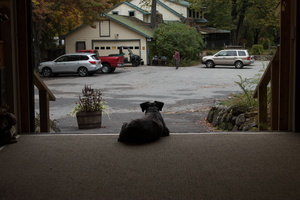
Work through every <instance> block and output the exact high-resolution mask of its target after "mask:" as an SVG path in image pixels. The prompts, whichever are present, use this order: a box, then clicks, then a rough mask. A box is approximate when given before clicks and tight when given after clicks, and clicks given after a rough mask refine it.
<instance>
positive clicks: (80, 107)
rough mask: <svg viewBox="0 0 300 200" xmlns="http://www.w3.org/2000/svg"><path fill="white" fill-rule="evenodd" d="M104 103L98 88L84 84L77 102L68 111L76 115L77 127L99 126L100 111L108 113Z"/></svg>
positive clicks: (100, 119)
mask: <svg viewBox="0 0 300 200" xmlns="http://www.w3.org/2000/svg"><path fill="white" fill-rule="evenodd" d="M105 103H106V102H105V101H104V100H103V99H102V93H101V91H100V90H99V89H93V88H92V87H91V86H88V85H85V86H84V88H83V89H82V96H79V102H78V103H76V106H75V107H74V108H73V110H72V111H71V113H70V114H71V115H72V116H76V118H77V124H78V128H79V129H90V128H101V121H102V112H103V113H105V114H108V113H107V112H106V111H105V109H107V108H108V106H107V105H105Z"/></svg>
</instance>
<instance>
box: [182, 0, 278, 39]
mask: <svg viewBox="0 0 300 200" xmlns="http://www.w3.org/2000/svg"><path fill="white" fill-rule="evenodd" d="M187 1H188V2H190V3H191V4H192V5H191V8H193V9H195V10H198V11H199V10H201V9H203V8H205V9H206V15H205V17H206V19H207V20H208V21H209V23H208V26H212V27H216V28H220V29H226V30H230V31H231V43H232V44H241V43H244V42H245V39H246V38H249V37H254V38H252V39H251V40H253V41H254V43H257V42H258V39H259V38H261V37H262V34H263V35H268V34H269V33H271V32H272V33H273V36H272V37H274V38H276V37H278V30H279V26H278V25H279V23H278V20H279V18H278V17H276V16H275V7H276V6H277V4H278V2H279V0H187ZM249 30H251V32H252V33H253V34H249V32H248V31H249ZM249 43H252V41H251V42H249Z"/></svg>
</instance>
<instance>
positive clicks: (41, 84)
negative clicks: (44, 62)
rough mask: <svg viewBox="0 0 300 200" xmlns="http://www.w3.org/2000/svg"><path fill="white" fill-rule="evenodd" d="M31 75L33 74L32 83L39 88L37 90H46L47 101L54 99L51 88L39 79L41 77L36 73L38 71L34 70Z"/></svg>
mask: <svg viewBox="0 0 300 200" xmlns="http://www.w3.org/2000/svg"><path fill="white" fill-rule="evenodd" d="M33 75H34V85H35V86H36V87H37V88H38V89H39V91H41V90H46V91H47V93H48V95H49V101H55V99H56V98H55V96H54V95H53V93H52V92H51V90H50V89H49V88H48V87H47V85H46V84H45V83H44V81H43V80H42V79H41V77H40V76H39V75H38V73H37V72H34V73H33Z"/></svg>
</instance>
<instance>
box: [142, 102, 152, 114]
mask: <svg viewBox="0 0 300 200" xmlns="http://www.w3.org/2000/svg"><path fill="white" fill-rule="evenodd" d="M149 103H150V102H149V101H147V102H144V103H141V104H140V106H141V109H142V112H144V111H145V110H147V109H148V108H149Z"/></svg>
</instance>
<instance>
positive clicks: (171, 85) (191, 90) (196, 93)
mask: <svg viewBox="0 0 300 200" xmlns="http://www.w3.org/2000/svg"><path fill="white" fill-rule="evenodd" d="M267 64H268V62H259V61H257V62H255V64H254V65H252V66H245V67H244V68H243V69H235V68H234V67H223V66H222V67H221V66H220V67H219V66H217V67H215V68H205V66H204V65H197V66H193V67H180V68H179V69H178V70H175V68H173V67H160V66H155V67H154V66H140V67H125V68H118V69H117V70H116V71H115V72H114V73H112V74H95V75H94V76H90V77H78V76H76V75H62V76H58V77H52V78H43V80H44V81H45V83H46V84H47V86H48V87H49V88H50V89H51V91H52V92H53V94H54V95H55V96H56V98H57V99H56V101H55V102H50V115H51V119H56V120H58V122H59V127H60V129H61V131H62V132H63V133H119V131H120V128H121V126H122V124H123V122H128V121H130V120H132V119H135V118H138V117H140V116H142V115H143V113H142V112H141V110H140V107H139V104H140V103H142V102H144V101H154V100H157V101H162V102H164V103H165V106H164V108H163V117H164V118H165V121H166V124H167V126H168V127H169V129H170V131H171V132H173V133H174V132H178V133H185V132H207V131H208V130H207V129H206V127H205V126H203V124H202V123H201V121H203V120H204V119H205V117H206V115H207V112H208V110H209V109H210V107H211V106H213V105H214V104H215V100H218V99H221V98H226V96H227V95H228V94H230V93H234V92H241V90H240V88H239V87H238V85H237V84H235V83H234V81H239V77H238V75H241V76H242V77H243V78H252V77H254V76H255V74H258V73H262V72H261V70H262V69H263V68H264V67H266V66H267ZM84 84H88V85H91V86H92V87H93V88H100V89H101V90H102V92H103V98H104V100H106V101H107V104H108V105H109V106H110V109H109V111H108V112H109V114H110V119H108V117H107V116H104V117H103V122H102V124H103V128H101V129H91V130H79V129H78V128H77V122H76V119H75V117H72V116H70V115H69V112H70V111H71V110H72V107H73V106H74V105H75V103H76V102H77V101H78V96H79V95H80V93H81V89H82V88H83V86H84ZM37 98H38V91H37V90H36V99H37ZM36 102H38V101H36ZM36 107H37V110H36V112H39V111H38V105H36Z"/></svg>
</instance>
